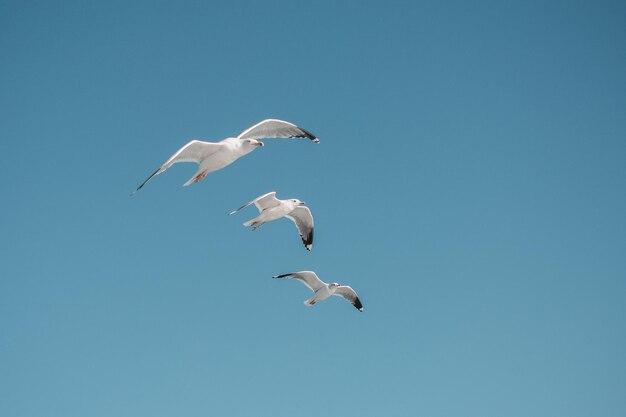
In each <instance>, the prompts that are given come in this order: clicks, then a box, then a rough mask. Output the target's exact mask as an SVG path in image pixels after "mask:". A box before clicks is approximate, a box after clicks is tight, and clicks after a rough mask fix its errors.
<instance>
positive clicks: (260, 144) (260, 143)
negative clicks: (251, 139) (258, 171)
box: [254, 142, 265, 148]
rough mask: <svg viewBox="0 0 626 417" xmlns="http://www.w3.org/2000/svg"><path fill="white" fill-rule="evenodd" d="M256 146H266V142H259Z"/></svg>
mask: <svg viewBox="0 0 626 417" xmlns="http://www.w3.org/2000/svg"><path fill="white" fill-rule="evenodd" d="M254 146H258V147H259V148H260V147H261V146H265V144H264V143H263V142H257V143H255V144H254Z"/></svg>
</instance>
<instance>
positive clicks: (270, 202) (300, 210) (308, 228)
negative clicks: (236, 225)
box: [229, 191, 313, 250]
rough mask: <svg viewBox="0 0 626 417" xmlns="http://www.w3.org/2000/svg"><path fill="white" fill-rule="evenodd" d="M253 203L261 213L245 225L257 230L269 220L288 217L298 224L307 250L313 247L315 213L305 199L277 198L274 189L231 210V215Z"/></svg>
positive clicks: (297, 226)
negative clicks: (313, 213)
mask: <svg viewBox="0 0 626 417" xmlns="http://www.w3.org/2000/svg"><path fill="white" fill-rule="evenodd" d="M251 204H254V205H255V206H256V207H257V209H259V215H258V216H257V217H255V218H254V219H252V220H249V221H247V222H245V223H244V224H243V225H244V226H246V227H248V226H252V230H257V229H258V228H259V227H261V226H263V225H264V224H265V223H267V222H271V221H272V220H276V219H280V218H281V217H286V218H288V219H289V220H291V221H292V222H294V223H295V224H296V228H297V229H298V233H300V237H301V238H302V243H304V247H305V248H306V249H307V250H311V248H312V247H313V215H312V214H311V210H309V208H308V207H306V206H305V205H304V204H306V203H305V202H304V201H300V200H298V199H297V198H293V199H290V200H279V199H278V198H276V191H272V192H271V193H267V194H263V195H262V196H260V197H257V198H255V199H254V200H252V201H250V202H249V203H246V204H244V205H243V206H241V207H239V208H238V209H237V210H235V211H232V212H230V213H229V215H231V216H232V215H233V214H235V213H237V212H238V211H239V210H241V209H244V208H246V207H248V206H249V205H251Z"/></svg>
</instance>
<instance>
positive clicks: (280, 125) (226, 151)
mask: <svg viewBox="0 0 626 417" xmlns="http://www.w3.org/2000/svg"><path fill="white" fill-rule="evenodd" d="M262 138H265V139H268V138H308V139H311V140H312V141H313V142H315V143H319V141H320V140H319V139H318V138H316V137H315V136H313V135H312V134H311V133H309V132H307V131H306V130H304V129H302V128H301V127H298V126H296V125H294V124H293V123H289V122H285V121H283V120H277V119H267V120H263V121H262V122H259V123H257V124H255V125H254V126H252V127H250V128H248V129H246V130H244V131H243V132H241V133H240V134H239V136H237V137H236V138H226V139H224V140H222V141H220V142H203V141H201V140H195V139H194V140H192V141H191V142H189V143H187V144H186V145H185V146H183V147H182V148H180V149H179V150H178V151H176V153H174V155H172V156H171V157H170V158H169V159H168V160H167V161H165V163H164V164H163V165H161V166H160V167H159V168H158V169H157V170H156V171H154V172H153V173H152V175H150V176H149V177H148V179H146V180H145V181H144V182H142V183H141V185H140V186H139V187H137V189H136V190H135V191H133V193H132V194H131V195H133V194H135V193H136V192H137V191H139V190H140V189H141V188H142V187H143V186H144V185H145V184H146V183H147V182H148V181H150V180H151V179H152V178H153V177H155V176H157V175H159V174H160V173H162V172H165V171H166V170H167V169H168V168H169V167H171V166H172V165H174V164H175V163H177V162H195V163H196V164H199V165H200V167H199V168H198V171H197V172H196V173H195V174H194V175H193V177H191V178H189V180H188V181H187V182H186V183H185V184H183V187H186V186H188V185H190V184H192V183H194V182H200V181H202V180H203V179H204V177H206V176H207V174H209V173H211V172H214V171H217V170H218V169H222V168H224V167H225V166H227V165H230V164H232V163H233V162H235V161H236V160H237V159H239V158H241V157H242V156H244V155H247V154H249V153H250V152H252V151H253V150H255V149H256V148H258V147H261V146H263V142H260V141H259V140H258V139H262Z"/></svg>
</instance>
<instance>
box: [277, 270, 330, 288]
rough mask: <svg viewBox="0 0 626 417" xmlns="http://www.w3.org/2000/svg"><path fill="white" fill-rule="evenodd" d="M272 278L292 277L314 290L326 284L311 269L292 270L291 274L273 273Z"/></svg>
mask: <svg viewBox="0 0 626 417" xmlns="http://www.w3.org/2000/svg"><path fill="white" fill-rule="evenodd" d="M272 278H294V279H297V280H298V281H300V282H302V283H303V284H304V285H306V286H307V287H309V289H311V291H313V292H315V291H317V290H319V289H320V288H322V287H323V286H325V285H326V283H325V282H324V281H322V280H321V279H319V277H318V276H317V274H316V273H315V272H313V271H300V272H292V273H291V274H283V275H274V276H273V277H272Z"/></svg>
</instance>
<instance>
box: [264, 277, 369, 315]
mask: <svg viewBox="0 0 626 417" xmlns="http://www.w3.org/2000/svg"><path fill="white" fill-rule="evenodd" d="M272 278H295V279H297V280H298V281H302V283H303V284H304V285H306V286H307V287H309V288H310V289H311V291H313V297H311V298H309V299H308V300H306V301H305V302H304V305H306V306H309V307H311V306H313V305H315V303H317V302H318V301H324V300H325V299H327V298H328V297H330V296H331V295H336V296H338V297H342V298H344V299H345V300H346V301H348V302H349V303H350V304H352V305H353V306H354V307H356V308H357V310H359V311H361V312H363V304H361V300H359V297H358V296H357V295H356V292H354V290H353V289H352V287H349V286H347V285H339V284H337V283H336V282H333V283H331V284H327V283H325V282H324V281H322V280H321V279H319V277H318V276H317V274H316V273H315V272H313V271H300V272H292V273H291V274H284V275H275V276H273V277H272Z"/></svg>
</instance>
